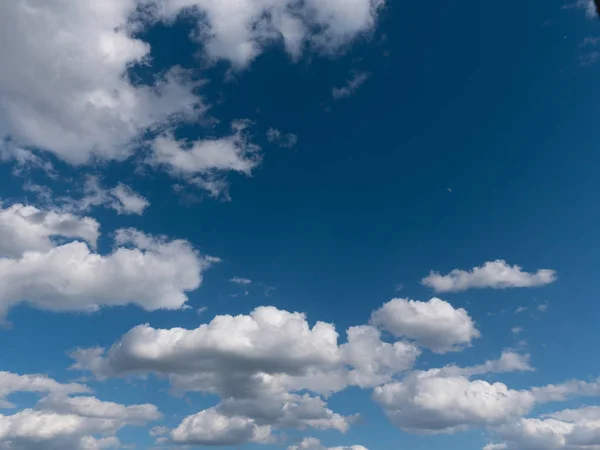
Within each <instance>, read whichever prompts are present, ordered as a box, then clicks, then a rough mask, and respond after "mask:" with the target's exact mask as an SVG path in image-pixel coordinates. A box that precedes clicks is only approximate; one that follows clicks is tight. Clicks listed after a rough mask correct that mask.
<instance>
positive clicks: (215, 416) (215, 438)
mask: <svg viewBox="0 0 600 450" xmlns="http://www.w3.org/2000/svg"><path fill="white" fill-rule="evenodd" d="M170 438H171V440H172V441H173V442H174V443H176V444H180V445H237V444H242V443H246V442H256V443H268V442H270V440H271V427H269V426H258V425H256V423H255V422H254V420H252V419H250V418H247V417H241V416H233V417H229V416H225V415H223V414H220V413H219V412H217V411H216V410H215V409H214V408H211V409H207V410H204V411H201V412H199V413H197V414H194V415H192V416H188V417H186V418H185V419H183V421H182V422H181V424H179V426H178V427H177V428H175V429H174V430H173V431H171V434H170Z"/></svg>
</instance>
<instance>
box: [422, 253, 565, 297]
mask: <svg viewBox="0 0 600 450" xmlns="http://www.w3.org/2000/svg"><path fill="white" fill-rule="evenodd" d="M554 281H556V271H554V270H550V269H540V270H538V271H537V272H536V273H528V272H523V271H522V270H521V267H520V266H517V265H514V266H509V265H508V264H507V263H506V261H503V260H496V261H488V262H486V263H485V264H484V265H483V266H481V267H474V268H473V269H472V270H471V271H465V270H459V269H454V270H452V271H451V272H450V273H449V274H448V275H441V274H440V273H438V272H431V273H430V274H429V275H428V276H427V277H425V278H423V279H422V280H421V283H422V284H424V285H425V286H428V287H430V288H432V289H434V290H435V291H436V292H460V291H466V290H468V289H482V288H492V289H507V288H525V287H537V286H544V285H546V284H550V283H553V282H554Z"/></svg>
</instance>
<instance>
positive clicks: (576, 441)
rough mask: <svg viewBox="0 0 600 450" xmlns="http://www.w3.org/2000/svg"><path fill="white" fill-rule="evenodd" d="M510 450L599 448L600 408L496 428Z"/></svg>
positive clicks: (586, 449)
mask: <svg viewBox="0 0 600 450" xmlns="http://www.w3.org/2000/svg"><path fill="white" fill-rule="evenodd" d="M495 431H496V433H497V434H498V435H499V436H500V437H501V438H502V439H503V440H505V441H506V443H505V447H504V448H506V449H508V450H595V449H598V448H600V408H599V407H597V406H591V407H583V408H579V409H567V410H563V411H559V412H555V413H551V414H545V415H543V416H542V417H541V418H521V419H519V420H516V421H514V422H512V423H510V424H507V425H503V426H501V427H498V428H497V429H495Z"/></svg>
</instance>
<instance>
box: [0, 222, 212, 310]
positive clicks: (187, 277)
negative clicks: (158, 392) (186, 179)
mask: <svg viewBox="0 0 600 450" xmlns="http://www.w3.org/2000/svg"><path fill="white" fill-rule="evenodd" d="M116 242H117V244H118V245H120V246H121V247H118V248H116V249H115V250H114V251H113V252H112V253H111V254H109V255H107V256H103V255H100V254H97V253H93V252H91V251H90V249H89V247H88V246H87V245H86V244H84V243H82V242H70V243H67V244H64V245H59V246H56V247H54V248H51V249H50V250H48V251H29V252H26V253H24V254H23V256H22V257H20V258H0V285H2V290H1V291H0V315H4V314H5V313H6V312H7V311H8V310H9V309H10V308H11V307H12V306H14V305H16V304H17V303H21V302H26V303H27V304H28V305H31V306H33V307H35V308H39V309H44V310H51V311H95V310H97V309H99V308H100V307H102V306H115V305H126V304H135V305H138V306H140V307H142V308H144V309H146V310H156V309H179V308H181V307H183V306H184V305H185V303H186V301H187V296H186V292H188V291H191V290H194V289H196V288H198V287H199V286H200V283H201V281H202V276H201V275H202V272H203V271H204V270H205V269H206V268H208V267H209V266H210V264H211V263H212V262H214V261H215V258H210V257H204V258H202V257H200V255H199V254H198V253H197V252H196V251H195V250H194V249H193V248H192V247H191V245H190V244H189V243H188V242H187V241H183V240H174V241H168V240H166V239H165V238H161V237H153V236H149V235H145V234H143V233H141V232H139V231H136V230H133V229H127V230H119V231H118V232H117V234H116ZM126 246H128V247H126Z"/></svg>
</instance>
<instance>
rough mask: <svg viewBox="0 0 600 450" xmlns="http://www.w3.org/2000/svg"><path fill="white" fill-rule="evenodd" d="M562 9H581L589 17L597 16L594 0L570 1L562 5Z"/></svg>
mask: <svg viewBox="0 0 600 450" xmlns="http://www.w3.org/2000/svg"><path fill="white" fill-rule="evenodd" d="M563 9H582V10H584V11H585V15H586V16H587V17H588V18H590V19H593V18H594V17H596V16H597V12H596V5H595V4H594V0H576V1H574V2H572V3H567V4H565V5H563Z"/></svg>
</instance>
